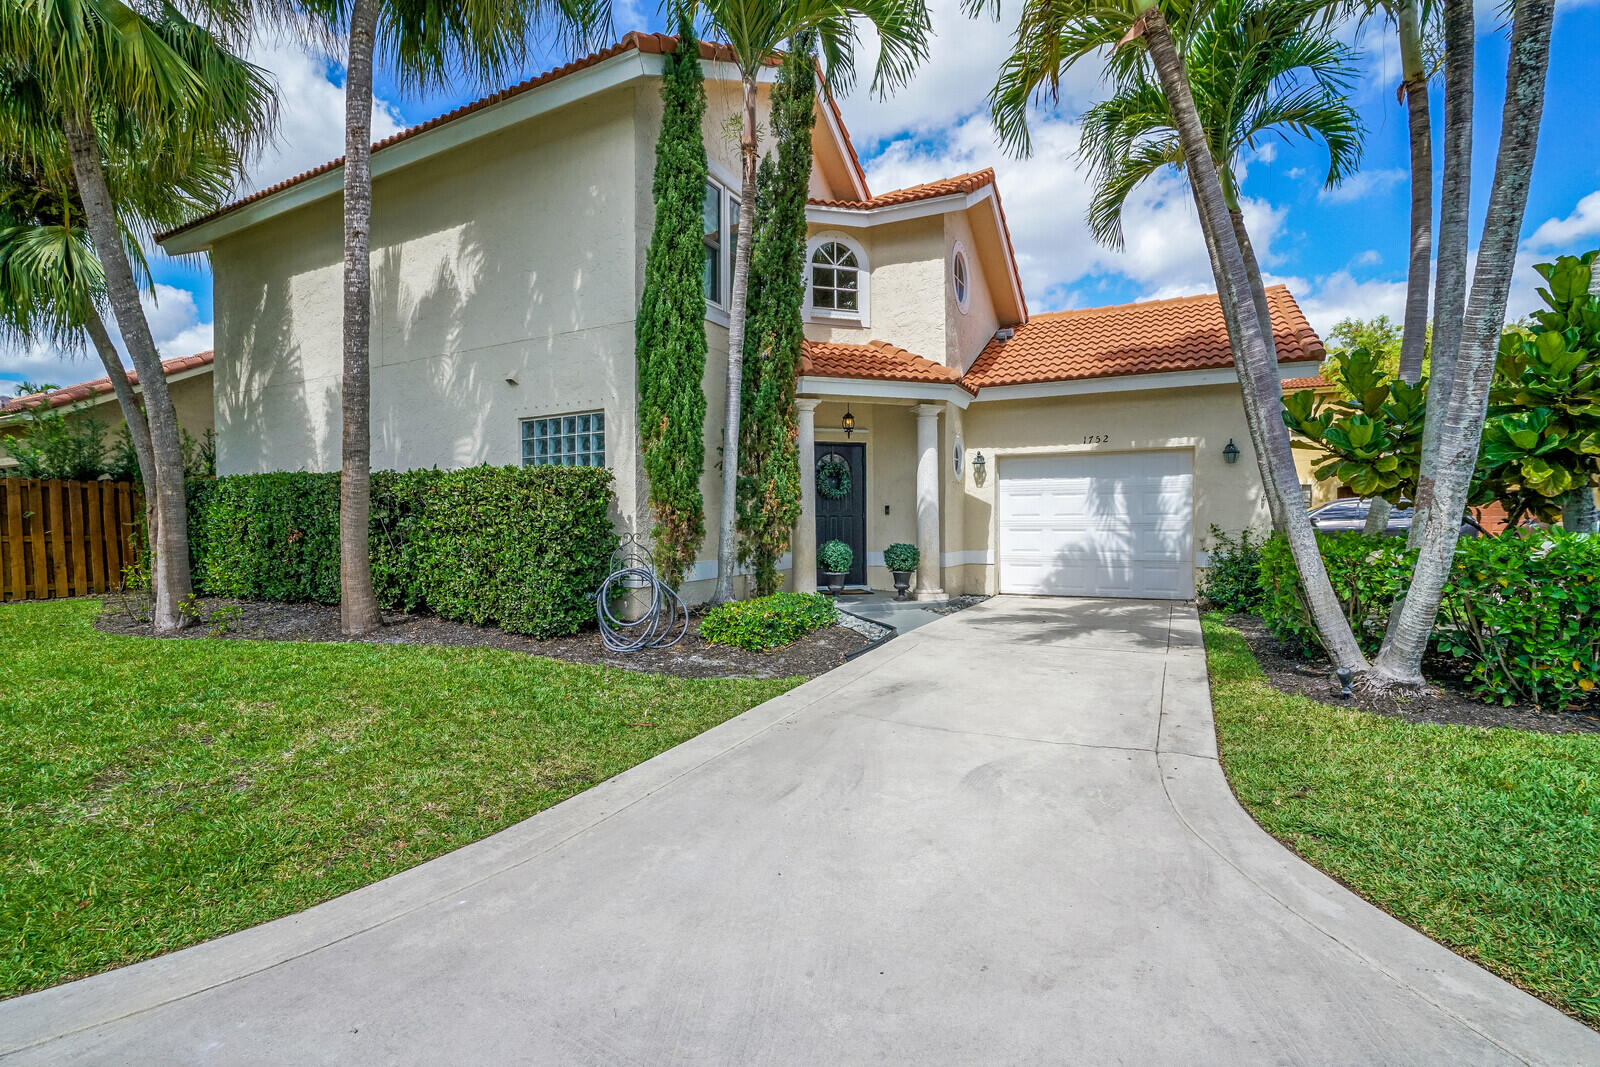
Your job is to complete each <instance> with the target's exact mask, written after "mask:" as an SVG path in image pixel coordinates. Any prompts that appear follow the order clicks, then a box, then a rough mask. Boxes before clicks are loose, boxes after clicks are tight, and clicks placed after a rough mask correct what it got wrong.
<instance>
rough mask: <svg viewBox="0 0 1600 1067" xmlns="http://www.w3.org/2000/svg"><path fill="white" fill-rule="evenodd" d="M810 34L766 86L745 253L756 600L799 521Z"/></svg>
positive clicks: (744, 464)
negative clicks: (762, 151) (767, 108)
mask: <svg viewBox="0 0 1600 1067" xmlns="http://www.w3.org/2000/svg"><path fill="white" fill-rule="evenodd" d="M812 52H813V38H812V36H811V35H810V34H802V35H800V36H799V37H797V38H796V40H795V41H794V42H793V47H792V48H791V49H790V51H789V54H788V55H787V56H786V57H785V59H784V61H783V66H782V67H781V68H780V70H779V71H778V81H777V84H776V85H774V86H773V89H772V118H771V124H772V133H773V137H774V139H775V140H776V142H777V151H776V154H775V156H774V155H768V156H767V157H766V158H765V159H763V160H762V161H761V169H760V171H759V173H758V174H757V185H756V212H755V237H754V240H753V242H752V244H751V247H750V282H749V286H750V289H749V310H748V313H747V317H746V332H745V348H744V379H743V390H742V396H741V404H742V405H743V416H742V420H741V422H740V424H739V482H738V529H739V559H740V560H741V561H742V562H744V563H747V564H749V565H750V566H751V567H752V568H753V569H754V571H755V587H756V593H757V595H765V594H768V593H771V592H772V591H773V590H775V589H777V588H778V557H779V556H780V555H782V554H783V552H784V550H785V549H787V548H788V547H789V531H790V530H791V529H793V528H794V525H795V523H797V522H799V521H800V459H799V453H798V452H797V451H796V449H795V434H796V424H795V411H794V385H795V374H796V372H797V371H798V369H799V366H800V345H801V342H802V341H804V339H805V336H804V333H803V323H802V320H801V313H800V309H801V306H802V304H803V303H804V300H805V242H806V194H807V191H808V188H809V184H810V180H811V127H812V125H813V123H814V122H815V121H816V66H815V61H814V60H813V58H812Z"/></svg>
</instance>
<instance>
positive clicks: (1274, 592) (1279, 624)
mask: <svg viewBox="0 0 1600 1067" xmlns="http://www.w3.org/2000/svg"><path fill="white" fill-rule="evenodd" d="M1317 546H1318V548H1319V549H1320V550H1321V552H1322V560H1323V563H1324V564H1325V565H1326V566H1327V568H1328V580H1329V581H1330V582H1331V583H1332V585H1333V592H1334V595H1335V596H1336V597H1338V598H1339V606H1340V607H1341V608H1342V609H1343V611H1344V616H1345V618H1346V619H1348V620H1349V621H1350V629H1351V630H1352V631H1354V633H1355V636H1356V640H1357V641H1359V642H1360V643H1361V647H1362V648H1363V649H1365V650H1366V651H1368V652H1373V651H1376V650H1377V648H1378V646H1379V645H1381V644H1382V643H1383V632H1384V628H1385V627H1387V626H1388V624H1389V606H1390V605H1391V604H1392V603H1393V602H1394V598H1395V597H1396V595H1398V594H1399V593H1400V591H1401V590H1402V589H1404V588H1405V586H1406V583H1407V582H1409V581H1410V578H1411V564H1412V561H1413V558H1414V557H1413V555H1412V554H1411V553H1410V552H1408V551H1407V549H1406V542H1405V538H1403V537H1383V536H1378V537H1368V536H1367V535H1365V534H1361V533H1338V534H1318V535H1317ZM1260 567H1261V579H1260V581H1261V592H1262V600H1261V602H1260V604H1259V605H1258V607H1257V609H1256V610H1257V613H1258V614H1259V615H1260V616H1261V621H1262V622H1263V623H1265V624H1266V627H1267V629H1268V630H1269V631H1271V633H1272V634H1273V636H1274V637H1276V638H1278V640H1280V641H1283V642H1284V643H1285V644H1289V645H1296V646H1299V647H1300V648H1301V649H1302V650H1303V651H1305V652H1307V653H1310V652H1311V651H1312V650H1313V649H1316V648H1319V647H1320V646H1321V638H1320V637H1319V636H1318V634H1317V628H1316V627H1315V626H1313V625H1312V623H1311V613H1310V612H1309V611H1308V610H1307V609H1306V605H1305V599H1304V595H1303V594H1302V592H1301V589H1300V572H1299V570H1298V569H1297V568H1296V567H1295V564H1294V555H1293V553H1292V552H1290V550H1289V542H1287V541H1286V540H1284V539H1283V538H1282V537H1277V536H1274V537H1270V538H1268V539H1267V540H1266V541H1265V542H1263V543H1262V545H1261V546H1260Z"/></svg>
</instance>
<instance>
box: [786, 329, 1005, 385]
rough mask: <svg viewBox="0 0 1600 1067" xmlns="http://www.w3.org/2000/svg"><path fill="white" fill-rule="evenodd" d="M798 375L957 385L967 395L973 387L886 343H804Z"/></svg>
mask: <svg viewBox="0 0 1600 1067" xmlns="http://www.w3.org/2000/svg"><path fill="white" fill-rule="evenodd" d="M800 373H801V374H802V375H809V376H811V377H814V378H866V379H869V380H873V381H881V382H933V383H935V384H940V385H959V386H961V387H962V388H963V389H966V390H967V391H968V392H969V393H976V392H977V391H978V390H977V388H976V387H975V386H971V385H967V384H966V383H965V382H963V381H962V380H961V372H960V371H958V370H956V369H955V368H954V367H946V366H945V365H944V364H943V363H935V362H933V360H931V359H923V358H922V357H921V356H918V355H913V354H912V353H910V352H907V351H906V350H905V349H903V348H901V347H899V346H898V345H892V344H889V343H888V342H887V341H868V342H867V343H866V344H864V345H848V344H835V343H833V342H831V341H806V342H805V343H804V344H803V345H802V346H801V348H800Z"/></svg>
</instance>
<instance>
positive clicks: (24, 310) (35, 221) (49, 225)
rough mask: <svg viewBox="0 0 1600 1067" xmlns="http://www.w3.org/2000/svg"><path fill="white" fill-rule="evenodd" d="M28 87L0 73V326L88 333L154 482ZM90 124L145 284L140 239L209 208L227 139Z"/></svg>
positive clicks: (61, 170) (53, 149)
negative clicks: (176, 147)
mask: <svg viewBox="0 0 1600 1067" xmlns="http://www.w3.org/2000/svg"><path fill="white" fill-rule="evenodd" d="M37 90H38V85H37V84H36V83H30V82H27V81H24V80H18V79H16V78H13V77H7V76H4V75H0V91H3V93H4V95H5V98H6V99H7V100H8V101H9V102H10V103H11V104H12V106H11V107H9V108H5V109H4V110H3V111H0V130H5V131H6V132H10V133H12V134H14V136H11V137H8V138H7V139H6V142H5V143H6V144H7V145H8V146H9V148H8V149H7V150H5V151H3V152H0V335H6V336H9V337H11V338H12V339H13V340H15V341H19V342H21V343H24V344H27V343H30V342H33V341H36V340H46V341H49V342H50V343H52V344H54V345H56V346H58V347H60V348H64V349H66V350H68V351H73V350H76V349H77V348H78V347H80V345H81V344H82V341H83V337H84V335H87V336H88V339H89V341H90V342H91V344H92V345H93V347H94V350H95V353H96V354H97V355H98V356H99V357H100V362H101V364H102V365H103V366H104V368H105V372H106V377H107V378H109V379H110V381H111V386H112V391H113V393H114V394H115V395H116V397H117V402H118V404H119V405H120V407H121V409H122V415H123V420H124V422H125V423H126V424H127V427H128V436H129V438H130V440H131V442H132V445H133V451H134V456H135V458H136V460H137V462H138V466H139V475H140V479H141V480H142V481H143V482H144V484H146V485H154V484H155V471H156V466H155V451H154V447H153V445H152V443H151V438H150V427H149V423H148V421H147V419H146V416H145V412H144V408H143V407H142V406H141V405H140V404H139V401H138V399H137V398H136V397H135V396H134V393H133V386H132V384H131V383H130V382H129V380H128V375H127V372H126V370H124V368H123V366H122V357H121V355H120V354H119V353H118V352H117V350H116V347H115V346H114V345H113V344H112V341H111V336H110V331H109V330H107V328H106V325H105V321H104V319H103V317H102V314H101V311H102V308H103V307H104V305H105V300H106V283H105V271H104V268H103V267H102V266H101V263H100V258H99V256H98V255H97V254H96V253H95V248H94V242H93V240H92V239H91V238H90V236H89V232H88V228H87V225H86V224H85V220H84V211H83V205H82V202H81V199H80V198H79V197H78V195H77V191H76V186H75V185H74V183H73V180H72V174H71V166H70V164H69V163H68V161H67V160H66V158H65V146H64V144H63V143H62V139H61V138H60V137H59V136H56V135H55V131H54V130H52V129H50V128H44V129H28V130H24V129H22V128H21V127H22V125H23V124H25V123H27V122H29V121H30V120H33V119H37V118H39V117H40V116H41V114H42V112H43V109H42V108H40V107H38V106H37ZM30 101H31V102H30ZM98 133H99V137H100V140H101V142H102V143H103V144H104V146H105V148H106V162H107V165H106V168H105V169H106V172H107V175H108V180H109V181H110V182H111V186H112V194H113V199H114V201H115V202H116V204H117V207H118V211H119V220H118V221H119V224H120V226H121V228H122V232H123V248H124V250H125V253H126V255H127V257H128V261H129V263H130V264H131V265H132V266H133V268H134V270H135V273H136V274H137V276H138V277H139V279H140V282H141V286H142V287H143V286H144V285H147V284H148V281H149V270H148V267H147V265H146V263H145V259H144V252H143V249H142V248H141V247H140V245H139V237H140V236H141V235H142V234H148V233H149V232H151V231H152V230H156V229H160V228H165V227H168V226H174V225H177V224H179V223H180V222H183V221H185V220H187V219H189V218H192V217H193V216H194V215H196V214H199V213H201V212H203V211H205V210H208V209H209V208H210V207H213V206H215V205H216V204H217V203H218V202H220V201H221V199H222V198H223V197H224V196H225V195H226V193H227V191H228V189H229V186H230V183H231V181H232V177H233V175H234V174H235V173H237V170H238V167H239V160H238V158H237V156H236V154H235V152H234V150H233V146H231V145H230V144H228V143H227V141H226V140H225V139H223V138H219V137H211V138H207V137H206V136H204V131H200V132H198V133H195V134H185V135H183V142H184V150H183V151H181V152H179V153H177V154H176V156H174V153H173V152H172V151H171V145H170V137H163V136H160V135H159V134H158V135H152V133H151V131H148V130H143V129H140V128H139V127H138V126H137V125H133V124H128V123H124V124H122V125H120V126H118V127H115V128H102V129H100V130H99V131H98ZM157 521H158V520H157V516H156V513H155V495H154V494H153V493H147V494H146V497H145V524H146V529H147V530H149V531H154V530H155V529H156V526H157Z"/></svg>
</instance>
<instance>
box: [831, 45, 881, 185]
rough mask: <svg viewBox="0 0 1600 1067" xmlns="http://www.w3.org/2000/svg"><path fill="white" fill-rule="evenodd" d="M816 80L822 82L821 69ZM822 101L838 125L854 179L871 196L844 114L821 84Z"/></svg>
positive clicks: (864, 169)
mask: <svg viewBox="0 0 1600 1067" xmlns="http://www.w3.org/2000/svg"><path fill="white" fill-rule="evenodd" d="M817 79H818V81H819V82H820V81H821V80H822V68H821V66H820V65H819V66H818V68H817ZM821 91H822V99H824V100H826V101H827V102H828V110H829V111H831V112H833V121H834V122H837V123H838V124H839V132H840V133H841V134H843V135H844V147H845V149H846V150H847V151H848V152H849V153H850V167H851V169H852V170H854V171H855V172H856V178H857V179H859V180H860V182H861V188H863V189H866V190H867V195H868V196H871V195H872V190H871V188H869V187H868V185H867V170H866V168H865V167H863V166H862V165H861V157H860V156H858V155H856V143H855V141H853V140H851V138H850V129H849V127H847V126H846V125H845V124H844V112H843V111H840V110H839V104H838V103H837V102H836V101H835V100H834V99H833V93H831V92H829V91H828V86H827V84H826V83H825V82H824V83H823V84H822V90H821Z"/></svg>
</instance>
